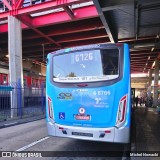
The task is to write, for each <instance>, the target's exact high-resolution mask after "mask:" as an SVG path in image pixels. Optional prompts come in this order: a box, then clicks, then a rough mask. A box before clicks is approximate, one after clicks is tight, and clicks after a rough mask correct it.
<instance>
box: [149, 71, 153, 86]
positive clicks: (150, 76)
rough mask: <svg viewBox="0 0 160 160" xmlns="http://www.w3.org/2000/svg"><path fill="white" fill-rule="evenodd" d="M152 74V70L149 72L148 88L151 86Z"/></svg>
mask: <svg viewBox="0 0 160 160" xmlns="http://www.w3.org/2000/svg"><path fill="white" fill-rule="evenodd" d="M152 73H153V69H150V70H149V86H151V84H152Z"/></svg>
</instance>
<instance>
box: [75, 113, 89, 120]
mask: <svg viewBox="0 0 160 160" xmlns="http://www.w3.org/2000/svg"><path fill="white" fill-rule="evenodd" d="M74 118H75V119H76V120H90V119H91V116H90V115H79V114H76V115H74Z"/></svg>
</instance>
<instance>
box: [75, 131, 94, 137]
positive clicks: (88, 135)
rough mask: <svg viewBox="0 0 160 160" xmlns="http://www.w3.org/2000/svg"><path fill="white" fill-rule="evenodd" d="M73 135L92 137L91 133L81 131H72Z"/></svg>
mask: <svg viewBox="0 0 160 160" xmlns="http://www.w3.org/2000/svg"><path fill="white" fill-rule="evenodd" d="M72 135H74V136H86V137H93V134H92V133H82V132H72Z"/></svg>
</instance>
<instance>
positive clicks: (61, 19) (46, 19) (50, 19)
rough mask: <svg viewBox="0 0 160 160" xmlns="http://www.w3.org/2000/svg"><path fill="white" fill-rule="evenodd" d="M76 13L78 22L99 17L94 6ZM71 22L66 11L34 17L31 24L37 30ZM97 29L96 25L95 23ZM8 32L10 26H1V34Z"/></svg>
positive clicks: (83, 8) (78, 10)
mask: <svg viewBox="0 0 160 160" xmlns="http://www.w3.org/2000/svg"><path fill="white" fill-rule="evenodd" d="M74 13H76V15H75V18H74V21H78V20H82V19H86V18H87V19H90V18H95V17H97V16H98V13H97V11H96V8H95V7H94V6H87V7H81V8H76V9H74ZM0 16H1V15H0ZM71 21H73V20H71V19H70V17H69V16H68V14H66V12H65V11H62V12H56V13H50V14H47V15H43V16H38V17H32V21H31V23H32V25H34V26H35V27H36V28H37V27H43V26H49V25H53V24H58V23H59V24H60V23H66V22H71ZM95 27H96V23H95ZM28 28H29V27H28V26H27V25H24V24H22V29H28ZM64 29H65V28H64ZM6 32H8V24H7V23H6V24H1V25H0V33H6Z"/></svg>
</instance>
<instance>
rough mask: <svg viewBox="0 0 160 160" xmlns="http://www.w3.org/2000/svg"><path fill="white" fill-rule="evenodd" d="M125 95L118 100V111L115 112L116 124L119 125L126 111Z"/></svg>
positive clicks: (122, 122)
mask: <svg viewBox="0 0 160 160" xmlns="http://www.w3.org/2000/svg"><path fill="white" fill-rule="evenodd" d="M126 106H127V95H125V96H123V97H122V98H121V100H120V102H119V107H118V112H117V120H116V126H117V127H121V126H122V125H123V124H124V122H125V118H126V111H127V108H126Z"/></svg>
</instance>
